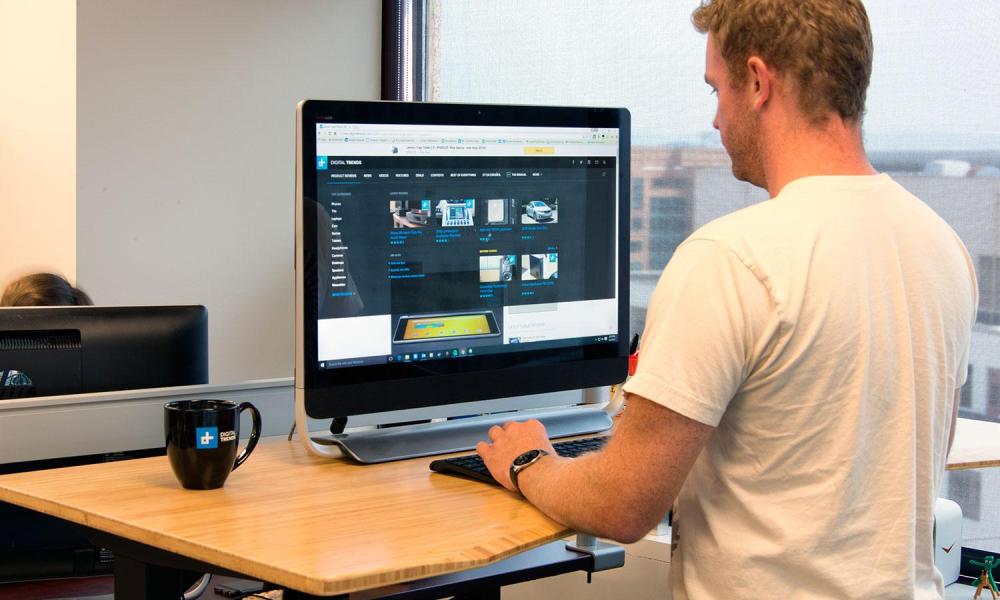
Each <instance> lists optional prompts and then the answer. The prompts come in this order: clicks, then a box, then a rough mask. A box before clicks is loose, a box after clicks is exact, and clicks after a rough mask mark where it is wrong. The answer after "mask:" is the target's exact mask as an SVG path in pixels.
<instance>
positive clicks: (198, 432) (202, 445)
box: [194, 427, 229, 450]
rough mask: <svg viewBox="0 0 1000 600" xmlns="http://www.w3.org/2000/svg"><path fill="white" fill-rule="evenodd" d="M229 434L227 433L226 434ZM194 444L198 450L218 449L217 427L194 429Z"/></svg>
mask: <svg viewBox="0 0 1000 600" xmlns="http://www.w3.org/2000/svg"><path fill="white" fill-rule="evenodd" d="M226 433H229V432H226ZM194 442H195V444H194V447H195V448H197V449H198V450H208V449H211V448H218V447H219V428H218V427H197V428H195V440H194Z"/></svg>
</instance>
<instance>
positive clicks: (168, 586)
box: [115, 554, 197, 600]
mask: <svg viewBox="0 0 1000 600" xmlns="http://www.w3.org/2000/svg"><path fill="white" fill-rule="evenodd" d="M194 578H195V579H197V577H196V576H195V577H194ZM192 581H193V579H192V575H191V574H190V573H188V572H187V571H181V570H178V569H170V568H165V567H158V566H156V565H150V564H148V563H144V562H142V561H138V560H135V559H133V558H129V557H127V556H122V555H120V554H116V555H115V600H177V599H178V598H180V597H181V596H182V595H183V594H184V592H186V591H187V589H188V587H190V586H191V583H192Z"/></svg>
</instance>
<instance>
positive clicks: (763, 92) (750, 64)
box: [747, 56, 774, 111]
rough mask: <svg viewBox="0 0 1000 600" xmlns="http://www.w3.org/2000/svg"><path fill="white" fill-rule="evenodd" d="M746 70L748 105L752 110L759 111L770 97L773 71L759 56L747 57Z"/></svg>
mask: <svg viewBox="0 0 1000 600" xmlns="http://www.w3.org/2000/svg"><path fill="white" fill-rule="evenodd" d="M747 71H748V72H749V77H748V79H749V80H750V81H749V83H748V85H749V86H750V93H751V96H750V106H751V107H752V108H753V109H754V110H756V111H760V110H761V109H762V108H764V105H765V104H767V101H768V100H769V99H770V98H771V91H772V88H771V85H772V83H773V77H774V73H773V72H772V71H771V69H769V68H768V66H767V63H765V62H764V61H763V60H762V59H761V58H760V57H759V56H751V57H750V58H748V59H747Z"/></svg>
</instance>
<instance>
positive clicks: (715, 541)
mask: <svg viewBox="0 0 1000 600" xmlns="http://www.w3.org/2000/svg"><path fill="white" fill-rule="evenodd" d="M693 21H694V23H695V26H696V27H697V28H698V30H699V31H701V32H704V33H707V34H708V39H707V50H706V68H705V79H706V81H707V82H708V84H709V85H710V86H711V87H712V89H713V90H714V92H715V93H717V94H718V110H717V114H716V116H715V121H714V123H713V125H714V126H715V127H716V128H717V129H718V130H719V131H720V133H721V135H722V141H723V144H724V145H725V147H726V150H727V151H728V153H729V155H730V157H731V158H732V163H733V173H734V174H735V175H736V177H737V178H739V179H742V180H745V181H749V182H751V183H753V184H754V185H757V186H760V187H763V188H765V189H767V190H768V192H769V193H770V195H771V199H770V200H768V201H766V202H762V203H760V204H757V205H755V206H751V207H749V208H746V209H744V210H741V211H737V212H735V213H733V214H730V215H727V216H725V217H723V218H721V219H718V220H716V221H714V222H712V223H710V224H708V225H706V226H705V227H703V228H701V229H700V230H698V231H696V232H695V233H694V234H693V235H692V236H691V237H690V238H688V239H687V240H686V241H685V242H684V243H683V244H681V246H679V247H678V248H677V250H676V252H675V253H674V255H673V258H672V259H671V261H670V264H668V265H667V267H666V269H665V270H664V272H663V275H662V277H661V279H660V282H659V284H658V286H657V289H656V291H655V293H654V295H653V297H652V299H651V301H650V306H649V312H648V318H647V324H646V331H645V334H644V336H643V340H642V346H641V360H640V362H639V369H638V372H637V373H636V375H635V376H634V377H633V378H632V380H631V381H630V382H629V383H628V384H627V385H626V386H625V390H626V392H627V393H628V394H629V396H628V410H626V411H625V413H624V414H623V416H622V417H621V419H620V422H619V423H618V425H617V427H616V429H615V434H614V436H613V437H612V438H611V440H610V442H609V443H608V445H607V446H606V449H605V450H604V451H602V452H599V453H594V454H591V455H585V456H583V457H580V458H578V459H563V458H560V457H557V456H554V455H553V454H554V453H553V451H552V447H551V446H550V444H549V442H548V440H547V439H546V436H545V431H544V428H543V427H542V426H541V425H540V424H538V423H535V422H528V423H508V424H507V425H505V426H504V428H502V429H501V428H499V427H495V428H493V430H491V432H490V438H491V441H492V443H491V444H487V443H482V444H480V445H479V447H478V448H477V449H478V451H479V453H480V454H481V455H482V456H483V458H484V460H485V462H486V464H487V465H488V466H489V468H490V470H491V472H492V473H493V475H494V476H495V477H496V478H497V480H498V481H500V482H501V483H503V484H504V485H505V486H507V487H508V488H510V489H512V490H514V489H516V488H515V486H514V484H513V483H512V482H511V479H510V475H509V474H510V472H511V471H512V468H511V466H512V463H513V462H514V461H515V459H518V460H517V463H518V466H517V468H515V469H513V470H514V471H516V472H517V481H516V484H517V488H519V491H520V492H521V493H522V494H523V495H524V496H525V498H527V499H528V500H529V501H531V502H532V503H534V504H535V505H536V506H537V507H538V508H539V509H541V510H542V511H543V512H545V513H546V514H548V515H550V516H551V517H552V518H554V519H555V520H557V521H559V522H562V523H564V524H566V525H568V526H570V527H573V528H575V529H578V530H582V531H588V532H593V533H595V534H597V535H600V536H605V537H610V538H613V539H616V540H620V541H624V542H631V541H634V540H637V539H639V538H641V537H642V536H643V535H644V534H645V533H646V532H647V531H649V529H650V528H652V527H653V526H654V525H655V524H656V523H657V522H658V521H659V520H660V519H661V518H662V517H663V516H664V515H665V514H666V513H667V511H668V509H669V508H670V507H671V506H672V504H673V503H674V501H675V500H676V510H675V514H674V517H675V519H674V535H675V539H674V543H675V550H674V554H673V558H672V564H671V574H670V577H671V588H672V590H673V595H674V597H675V598H712V597H726V598H863V597H864V598H867V597H876V596H878V597H891V598H938V597H941V595H942V593H943V590H942V581H941V577H940V574H939V573H937V571H936V570H935V568H934V564H933V547H932V539H931V538H932V522H933V507H934V502H935V498H936V495H937V490H938V486H939V482H940V480H941V475H942V472H943V469H944V464H945V459H946V454H947V449H948V447H949V444H950V437H949V436H950V433H951V431H952V430H953V427H954V418H955V414H956V410H957V404H958V402H957V391H958V389H959V388H960V387H961V386H962V385H963V383H964V382H965V377H966V371H967V364H968V350H969V340H970V335H971V333H970V331H971V326H972V322H973V321H974V318H975V310H976V303H977V292H976V283H975V275H974V270H973V266H972V262H971V260H970V258H969V255H968V253H967V251H966V250H965V247H964V246H963V245H962V243H961V241H960V240H959V239H958V237H957V236H956V235H955V233H954V232H953V231H952V230H951V229H950V228H949V227H948V226H947V225H946V224H945V223H944V222H943V221H942V220H941V219H940V218H939V217H938V216H937V215H935V214H934V213H933V212H932V211H931V210H930V209H929V208H928V207H927V206H926V205H924V204H923V203H922V202H920V200H918V199H917V198H915V197H913V196H912V195H910V194H909V193H908V192H906V191H905V190H904V189H903V188H901V187H900V186H899V185H897V184H896V183H894V182H893V181H892V180H891V179H890V178H889V177H888V176H887V175H880V174H876V173H875V171H874V170H873V169H872V167H871V165H870V164H869V162H868V160H867V158H866V156H865V152H864V148H863V146H862V133H861V120H862V116H863V112H864V101H865V93H866V89H867V87H868V81H869V76H870V73H871V60H872V59H871V55H872V41H871V32H870V28H869V24H868V18H867V15H866V13H865V10H864V8H863V6H862V5H861V3H860V1H859V0H800V1H797V2H786V1H781V0H705V2H703V3H702V5H701V6H700V7H699V8H698V9H696V10H695V12H694V15H693ZM533 449H540V450H543V451H546V452H548V453H549V454H548V455H541V458H539V459H537V460H534V461H531V460H530V459H531V458H532V456H533V453H529V454H527V455H524V454H523V453H525V452H526V451H530V450H533ZM524 463H528V464H527V465H525V464H524ZM734 582H735V585H734Z"/></svg>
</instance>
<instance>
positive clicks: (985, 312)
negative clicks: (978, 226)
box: [976, 255, 1000, 325]
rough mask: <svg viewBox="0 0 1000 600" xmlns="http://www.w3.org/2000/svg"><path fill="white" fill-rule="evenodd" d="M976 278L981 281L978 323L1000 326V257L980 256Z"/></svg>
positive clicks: (977, 314)
mask: <svg viewBox="0 0 1000 600" xmlns="http://www.w3.org/2000/svg"><path fill="white" fill-rule="evenodd" d="M977 262H978V264H977V269H976V276H977V278H978V279H979V311H978V312H977V313H976V321H977V322H979V323H984V324H986V325H1000V289H997V286H1000V256H988V255H980V256H979V260H978V261H977Z"/></svg>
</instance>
